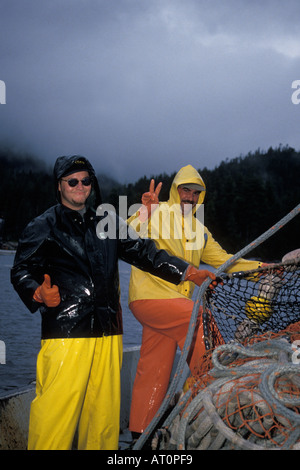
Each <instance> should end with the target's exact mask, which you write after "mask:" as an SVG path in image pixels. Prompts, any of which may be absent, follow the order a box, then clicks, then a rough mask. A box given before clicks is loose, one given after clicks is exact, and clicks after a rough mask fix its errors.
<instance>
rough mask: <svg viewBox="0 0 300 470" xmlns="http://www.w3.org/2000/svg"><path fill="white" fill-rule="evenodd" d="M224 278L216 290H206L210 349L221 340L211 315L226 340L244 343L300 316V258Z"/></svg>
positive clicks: (206, 335)
mask: <svg viewBox="0 0 300 470" xmlns="http://www.w3.org/2000/svg"><path fill="white" fill-rule="evenodd" d="M222 281H223V282H222V285H219V286H218V287H217V288H216V289H214V290H213V291H211V290H209V289H207V291H206V298H205V314H204V315H203V322H204V325H205V345H206V349H207V350H209V349H212V348H214V347H216V346H217V345H218V344H220V339H219V337H220V335H217V334H216V333H215V332H214V331H211V329H210V318H211V316H212V317H213V318H214V321H215V322H216V324H217V327H218V329H219V332H220V334H221V336H222V338H223V341H224V342H225V343H228V342H229V341H232V340H234V341H239V342H241V343H244V342H245V341H249V339H250V338H251V337H253V336H255V335H259V334H263V333H265V332H266V331H272V332H275V333H276V332H279V331H280V330H283V329H284V328H286V327H287V326H288V325H290V324H292V323H295V322H297V321H299V320H300V258H297V259H296V260H292V261H290V262H285V263H278V264H275V265H270V266H268V267H265V268H260V269H258V270H255V271H248V272H245V271H244V272H238V273H232V274H225V275H223V276H222Z"/></svg>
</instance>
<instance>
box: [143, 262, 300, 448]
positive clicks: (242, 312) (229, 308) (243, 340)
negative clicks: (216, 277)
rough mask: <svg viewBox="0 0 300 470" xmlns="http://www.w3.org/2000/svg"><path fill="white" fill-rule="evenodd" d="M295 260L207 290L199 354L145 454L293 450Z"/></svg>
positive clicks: (297, 323)
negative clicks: (193, 370)
mask: <svg viewBox="0 0 300 470" xmlns="http://www.w3.org/2000/svg"><path fill="white" fill-rule="evenodd" d="M299 274H300V259H299V258H298V259H296V260H293V261H290V262H285V263H279V264H276V265H272V266H268V267H267V268H262V269H259V270H255V271H248V272H243V273H234V274H226V275H224V276H222V280H223V285H219V286H218V287H217V288H216V289H215V290H214V291H212V292H211V291H210V290H209V289H208V290H207V292H206V294H205V299H204V305H203V306H204V313H203V326H204V336H205V338H204V339H205V343H206V349H207V352H206V354H205V355H204V357H202V358H201V361H200V362H199V371H198V373H197V374H195V375H194V376H193V377H190V378H189V380H188V381H187V383H186V387H185V393H184V394H183V395H182V396H181V398H180V400H179V401H178V403H177V405H176V406H175V408H174V409H173V410H172V411H171V413H170V415H169V417H168V418H167V419H166V421H165V426H164V427H163V428H162V429H160V430H158V431H157V432H156V435H155V438H154V439H153V441H152V448H153V449H158V448H159V449H161V450H163V449H165V450H174V449H180V450H183V449H194V450H196V449H197V450H218V449H220V450H229V449H230V450H231V449H236V450H267V449H270V450H272V449H300V368H299V366H300V276H299Z"/></svg>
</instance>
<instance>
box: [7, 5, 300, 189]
mask: <svg viewBox="0 0 300 470" xmlns="http://www.w3.org/2000/svg"><path fill="white" fill-rule="evenodd" d="M299 19H300V2H299V0H285V1H282V0H270V1H268V0H267V1H265V0H259V1H256V0H252V1H250V0H222V1H221V0H219V1H218V0H49V1H46V0H26V1H24V0H1V6H0V80H3V81H4V82H5V85H6V104H3V105H2V104H1V105H0V142H5V143H7V142H8V143H13V144H14V145H15V146H16V147H17V148H19V149H24V150H26V151H30V152H33V153H35V154H36V155H37V156H38V157H40V158H41V159H43V160H45V161H47V162H49V164H51V165H52V164H53V163H54V160H55V159H56V157H57V156H59V155H71V154H82V155H85V156H86V157H88V158H89V159H90V160H91V162H92V163H93V164H94V166H95V168H96V169H97V171H100V172H102V173H107V174H110V175H111V176H114V177H115V178H117V179H118V180H119V181H122V182H133V181H136V180H137V179H138V178H139V177H141V176H144V175H147V176H151V175H152V174H158V173H162V172H167V173H171V172H174V171H177V170H178V169H179V168H180V167H181V166H183V165H187V164H189V163H190V164H192V165H194V166H195V167H196V168H200V169H201V168H203V167H205V166H206V167H208V168H214V167H215V166H216V165H218V164H219V163H220V162H221V161H222V160H225V159H227V158H229V159H231V158H234V157H237V156H239V155H246V154H247V153H248V152H250V151H253V152H254V151H255V150H257V149H258V148H260V149H262V150H267V149H268V148H269V147H270V146H273V147H276V146H278V145H279V144H283V145H290V146H292V147H294V148H296V150H300V104H299V105H295V104H293V103H292V100H291V97H292V93H293V92H294V91H295V90H293V89H292V82H293V81H295V80H300V28H299ZM2 93H3V87H2ZM299 96H300V94H299ZM0 101H1V95H0ZM2 101H3V98H2Z"/></svg>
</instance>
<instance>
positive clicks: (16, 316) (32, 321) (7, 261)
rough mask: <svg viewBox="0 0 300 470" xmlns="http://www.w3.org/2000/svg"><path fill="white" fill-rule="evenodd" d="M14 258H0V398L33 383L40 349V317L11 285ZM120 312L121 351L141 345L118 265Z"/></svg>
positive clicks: (124, 269) (124, 267)
mask: <svg viewBox="0 0 300 470" xmlns="http://www.w3.org/2000/svg"><path fill="white" fill-rule="evenodd" d="M13 260H14V255H11V254H5V255H0V286H1V290H0V292H1V293H0V341H4V343H5V348H6V363H5V364H0V396H4V395H7V394H9V393H13V392H14V391H16V390H17V389H18V388H20V387H23V386H26V385H28V384H30V383H31V382H32V381H34V380H35V366H36V357H37V354H38V352H39V349H40V328H41V321H40V314H39V312H38V311H37V312H36V313H35V314H32V313H30V312H29V310H28V309H27V308H26V307H25V305H24V304H23V303H22V301H21V300H20V299H19V297H18V295H17V293H16V292H15V290H14V289H13V287H12V285H11V283H10V269H11V267H12V264H13ZM119 270H120V284H121V303H122V309H123V324H124V336H123V342H124V347H129V346H136V345H140V344H141V337H142V327H141V325H140V324H139V323H138V322H137V320H136V319H135V318H134V316H133V315H132V313H131V312H130V310H129V308H128V305H127V295H128V284H129V277H130V266H129V265H128V264H126V263H124V262H123V261H120V262H119Z"/></svg>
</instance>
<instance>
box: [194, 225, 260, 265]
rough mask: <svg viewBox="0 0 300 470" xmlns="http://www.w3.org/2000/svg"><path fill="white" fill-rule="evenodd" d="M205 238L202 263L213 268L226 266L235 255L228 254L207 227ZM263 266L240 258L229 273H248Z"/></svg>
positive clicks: (257, 262)
mask: <svg viewBox="0 0 300 470" xmlns="http://www.w3.org/2000/svg"><path fill="white" fill-rule="evenodd" d="M205 238H206V244H205V248H204V250H203V252H202V256H201V261H203V262H204V263H206V264H208V265H210V266H213V267H214V268H219V267H220V266H222V264H224V263H225V262H226V261H227V260H228V259H230V258H231V257H232V256H233V255H232V254H229V253H227V252H226V251H225V250H224V249H223V248H222V247H221V246H220V245H219V243H218V242H216V241H215V240H214V238H213V236H212V234H211V233H210V232H209V230H207V228H206V227H205ZM260 266H261V263H260V262H259V261H250V260H246V259H243V258H240V259H239V260H238V261H236V262H235V263H234V264H233V265H232V266H230V267H229V268H228V269H227V272H229V273H232V272H237V271H248V270H251V269H257V268H259V267H260Z"/></svg>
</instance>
